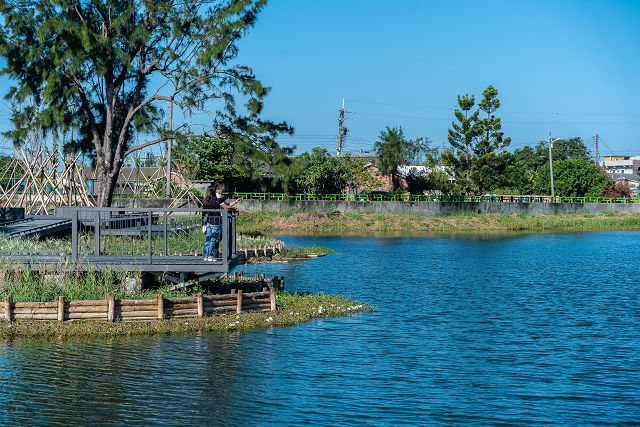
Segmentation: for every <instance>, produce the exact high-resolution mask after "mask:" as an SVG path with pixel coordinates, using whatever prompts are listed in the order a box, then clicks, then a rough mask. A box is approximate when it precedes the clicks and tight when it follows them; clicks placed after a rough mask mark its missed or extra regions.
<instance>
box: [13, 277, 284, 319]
mask: <svg viewBox="0 0 640 427" xmlns="http://www.w3.org/2000/svg"><path fill="white" fill-rule="evenodd" d="M275 303H276V290H275V288H274V287H272V286H271V287H264V288H263V289H262V291H258V292H248V293H244V292H242V289H231V292H230V293H229V294H222V295H202V294H201V293H198V294H196V295H195V296H193V297H186V298H163V297H162V295H157V296H156V298H154V299H146V300H116V299H115V298H114V297H113V295H110V294H108V295H106V296H105V299H103V300H92V301H89V300H84V301H68V300H65V298H64V297H62V296H59V297H57V298H55V300H54V301H47V302H13V300H12V297H11V295H7V296H6V297H5V299H4V301H3V303H2V305H1V306H0V320H3V321H11V320H49V321H59V322H64V321H70V320H71V321H73V320H88V319H89V320H102V321H106V322H114V321H117V320H119V321H120V320H121V321H130V320H154V319H170V318H189V317H204V316H210V315H215V314H232V313H238V314H239V313H245V312H267V311H275Z"/></svg>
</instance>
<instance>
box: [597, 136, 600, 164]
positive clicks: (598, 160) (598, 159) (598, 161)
mask: <svg viewBox="0 0 640 427" xmlns="http://www.w3.org/2000/svg"><path fill="white" fill-rule="evenodd" d="M598 138H599V136H598V134H597V133H596V166H597V167H598V168H599V167H600V158H599V153H598Z"/></svg>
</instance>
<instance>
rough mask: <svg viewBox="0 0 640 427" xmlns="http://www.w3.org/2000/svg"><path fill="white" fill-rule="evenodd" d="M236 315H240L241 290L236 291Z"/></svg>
mask: <svg viewBox="0 0 640 427" xmlns="http://www.w3.org/2000/svg"><path fill="white" fill-rule="evenodd" d="M236 313H238V314H240V313H242V289H238V299H237V304H236Z"/></svg>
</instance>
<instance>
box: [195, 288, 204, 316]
mask: <svg viewBox="0 0 640 427" xmlns="http://www.w3.org/2000/svg"><path fill="white" fill-rule="evenodd" d="M196 302H197V303H198V317H202V316H204V304H203V302H202V292H198V293H197V294H196Z"/></svg>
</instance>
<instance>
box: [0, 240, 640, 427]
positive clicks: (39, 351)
mask: <svg viewBox="0 0 640 427" xmlns="http://www.w3.org/2000/svg"><path fill="white" fill-rule="evenodd" d="M285 240H286V241H287V243H288V244H289V245H296V244H297V245H305V246H310V245H320V246H328V247H331V248H333V249H334V250H336V251H337V252H338V255H337V256H332V257H324V258H318V259H315V260H312V261H309V262H304V263H291V264H278V265H269V266H247V267H243V268H244V269H245V270H246V271H247V272H249V273H252V272H255V271H260V272H264V273H267V274H268V275H276V274H277V275H284V276H285V277H286V280H287V286H288V287H289V288H290V289H292V290H300V291H310V292H317V291H324V292H330V293H340V294H344V295H346V296H348V297H351V298H354V299H357V300H360V301H365V302H368V303H371V304H373V305H374V306H375V307H376V311H375V312H374V313H370V314H364V315H357V316H353V317H348V318H339V319H323V320H320V321H315V322H311V323H308V324H305V325H299V326H296V327H292V328H286V329H272V330H266V331H252V332H246V333H225V334H204V335H199V336H164V337H137V338H127V339H118V340H102V341H80V342H76V341H54V342H42V341H15V342H6V343H0V424H3V425H4V424H10V425H13V424H19V425H22V424H50V423H60V424H82V425H84V424H117V425H120V424H127V425H148V424H161V423H166V424H204V425H211V424H213V425H275V426H279V425H300V426H306V425H309V424H312V425H337V426H340V425H349V426H351V425H394V426H395V425H416V424H423V425H427V424H428V425H432V424H490V425H513V424H553V425H558V424H594V423H595V424H608V423H612V424H621V423H634V422H637V420H639V419H640V356H639V355H640V341H639V340H638V331H639V330H640V302H639V301H640V299H639V298H638V291H639V290H640V289H639V288H640V285H639V284H638V282H637V280H635V277H636V274H635V267H634V265H633V263H631V262H628V263H625V262H615V261H614V260H618V259H620V258H619V255H620V253H621V251H623V252H624V253H635V250H637V248H638V247H640V234H639V233H585V234H563V235H531V236H517V237H513V238H496V239H491V238H484V239H473V238H469V239H465V238H442V237H438V238H390V239H385V238H339V237H310V238H296V237H287V238H285Z"/></svg>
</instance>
